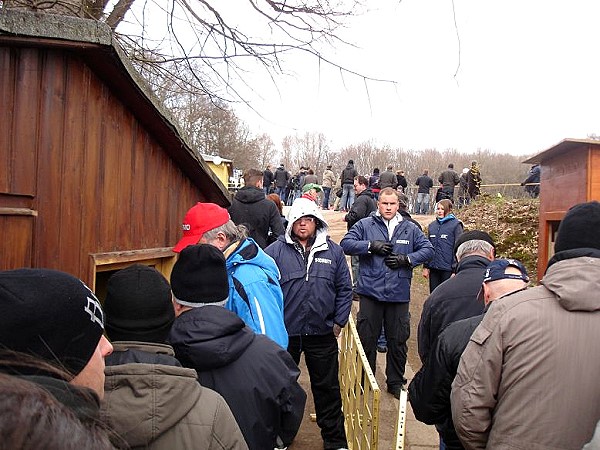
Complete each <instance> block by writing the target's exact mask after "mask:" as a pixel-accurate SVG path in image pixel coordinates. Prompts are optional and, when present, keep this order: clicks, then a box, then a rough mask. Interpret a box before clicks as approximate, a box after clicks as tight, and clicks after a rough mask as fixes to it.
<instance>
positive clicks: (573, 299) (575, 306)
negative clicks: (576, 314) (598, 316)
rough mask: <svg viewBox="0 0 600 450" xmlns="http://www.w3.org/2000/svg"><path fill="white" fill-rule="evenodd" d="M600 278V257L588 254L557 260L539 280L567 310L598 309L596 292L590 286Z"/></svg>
mask: <svg viewBox="0 0 600 450" xmlns="http://www.w3.org/2000/svg"><path fill="white" fill-rule="evenodd" d="M598 279H600V259H599V258H595V257H590V256H583V257H579V258H572V259H565V260H562V261H558V262H556V263H554V264H552V266H550V267H549V268H548V271H547V272H546V275H545V276H544V278H543V279H542V280H541V281H540V284H542V285H544V286H545V287H546V289H548V290H549V291H551V292H552V293H553V294H554V295H555V296H556V297H557V298H558V303H559V305H560V306H562V307H563V308H564V309H566V310H567V311H600V297H599V296H598V292H597V291H596V290H595V289H593V288H590V286H596V285H597V284H598Z"/></svg>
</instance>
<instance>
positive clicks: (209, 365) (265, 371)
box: [169, 305, 306, 450]
mask: <svg viewBox="0 0 600 450" xmlns="http://www.w3.org/2000/svg"><path fill="white" fill-rule="evenodd" d="M169 342H170V344H171V345H172V346H173V348H174V349H175V355H176V356H177V359H179V361H180V362H181V363H182V364H183V365H184V366H185V367H189V368H192V369H195V370H196V372H197V373H198V379H199V381H200V384H202V386H206V387H208V388H210V389H214V390H215V391H217V392H218V393H219V394H221V395H222V396H223V398H224V399H225V401H226V402H227V404H228V405H229V407H230V408H231V411H232V412H233V415H234V417H235V418H236V420H237V423H238V425H239V426H240V429H241V430H242V433H243V435H244V438H245V439H246V443H247V444H248V447H249V448H250V449H251V450H265V449H269V450H270V449H272V448H274V447H275V446H276V444H277V443H280V444H283V445H289V444H290V443H291V442H292V440H293V439H294V437H295V436H296V433H297V432H298V428H299V427H300V424H301V422H302V416H303V414H304V404H305V402H306V393H305V392H304V390H303V389H302V387H301V386H300V385H299V384H298V377H299V375H300V370H299V369H298V366H297V365H296V363H294V360H293V359H292V357H291V356H290V354H289V353H288V352H287V351H286V350H284V349H282V348H281V347H280V346H279V345H277V344H275V343H274V342H273V341H272V340H271V339H269V338H267V337H266V336H263V335H260V334H255V333H254V332H253V331H252V330H251V329H250V328H248V327H247V326H245V325H244V322H243V321H242V320H241V319H240V318H239V317H238V316H237V315H235V314H234V313H232V312H231V311H228V310H227V309H225V308H222V307H219V306H214V305H207V306H202V307H197V308H193V309H191V310H188V311H185V312H183V313H182V314H181V315H180V316H179V317H177V318H176V319H175V322H174V323H173V327H172V328H171V332H170V334H169ZM198 448H201V447H198Z"/></svg>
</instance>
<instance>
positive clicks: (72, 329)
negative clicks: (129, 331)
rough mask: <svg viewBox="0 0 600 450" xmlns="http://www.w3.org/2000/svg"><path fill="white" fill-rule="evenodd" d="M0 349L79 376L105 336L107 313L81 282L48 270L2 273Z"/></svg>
mask: <svg viewBox="0 0 600 450" xmlns="http://www.w3.org/2000/svg"><path fill="white" fill-rule="evenodd" d="M0 309H1V311H2V313H1V314H0V346H1V347H4V348H7V349H9V350H13V351H17V352H21V353H26V354H28V355H33V356H35V357H38V358H41V359H43V360H45V361H48V362H50V363H53V364H56V365H58V366H59V367H61V368H63V369H66V370H67V371H69V372H70V373H71V374H73V375H77V374H79V372H81V370H82V369H83V368H84V367H85V366H86V365H87V363H88V361H89V360H90V358H91V357H92V355H93V354H94V351H95V350H96V347H97V346H98V342H100V338H101V337H102V333H103V332H104V314H103V312H102V308H101V307H100V302H99V301H98V299H97V298H96V296H95V295H94V293H93V292H92V291H91V290H90V288H88V287H87V286H86V285H85V284H84V283H83V282H82V281H81V280H79V279H77V278H75V277H74V276H72V275H69V274H67V273H64V272H59V271H57V270H49V269H18V270H9V271H5V272H0Z"/></svg>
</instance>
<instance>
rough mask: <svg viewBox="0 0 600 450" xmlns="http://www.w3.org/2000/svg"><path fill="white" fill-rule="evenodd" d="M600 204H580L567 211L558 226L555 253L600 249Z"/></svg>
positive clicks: (595, 202) (594, 202)
mask: <svg viewBox="0 0 600 450" xmlns="http://www.w3.org/2000/svg"><path fill="white" fill-rule="evenodd" d="M598 228H600V203H598V202H597V201H593V202H588V203H579V204H578V205H575V206H573V207H572V208H571V209H569V210H568V211H567V214H566V215H565V217H564V218H563V220H562V221H561V222H560V225H559V226H558V232H557V235H556V242H555V243H554V251H555V253H558V252H562V251H564V250H572V249H575V248H595V249H600V238H599V237H598V234H597V231H598Z"/></svg>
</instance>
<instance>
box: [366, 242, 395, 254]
mask: <svg viewBox="0 0 600 450" xmlns="http://www.w3.org/2000/svg"><path fill="white" fill-rule="evenodd" d="M393 249H394V246H393V245H392V244H390V243H389V242H385V241H371V245H370V246H369V251H370V252H371V253H373V254H374V255H379V256H387V255H389V254H390V253H392V250H393Z"/></svg>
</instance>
